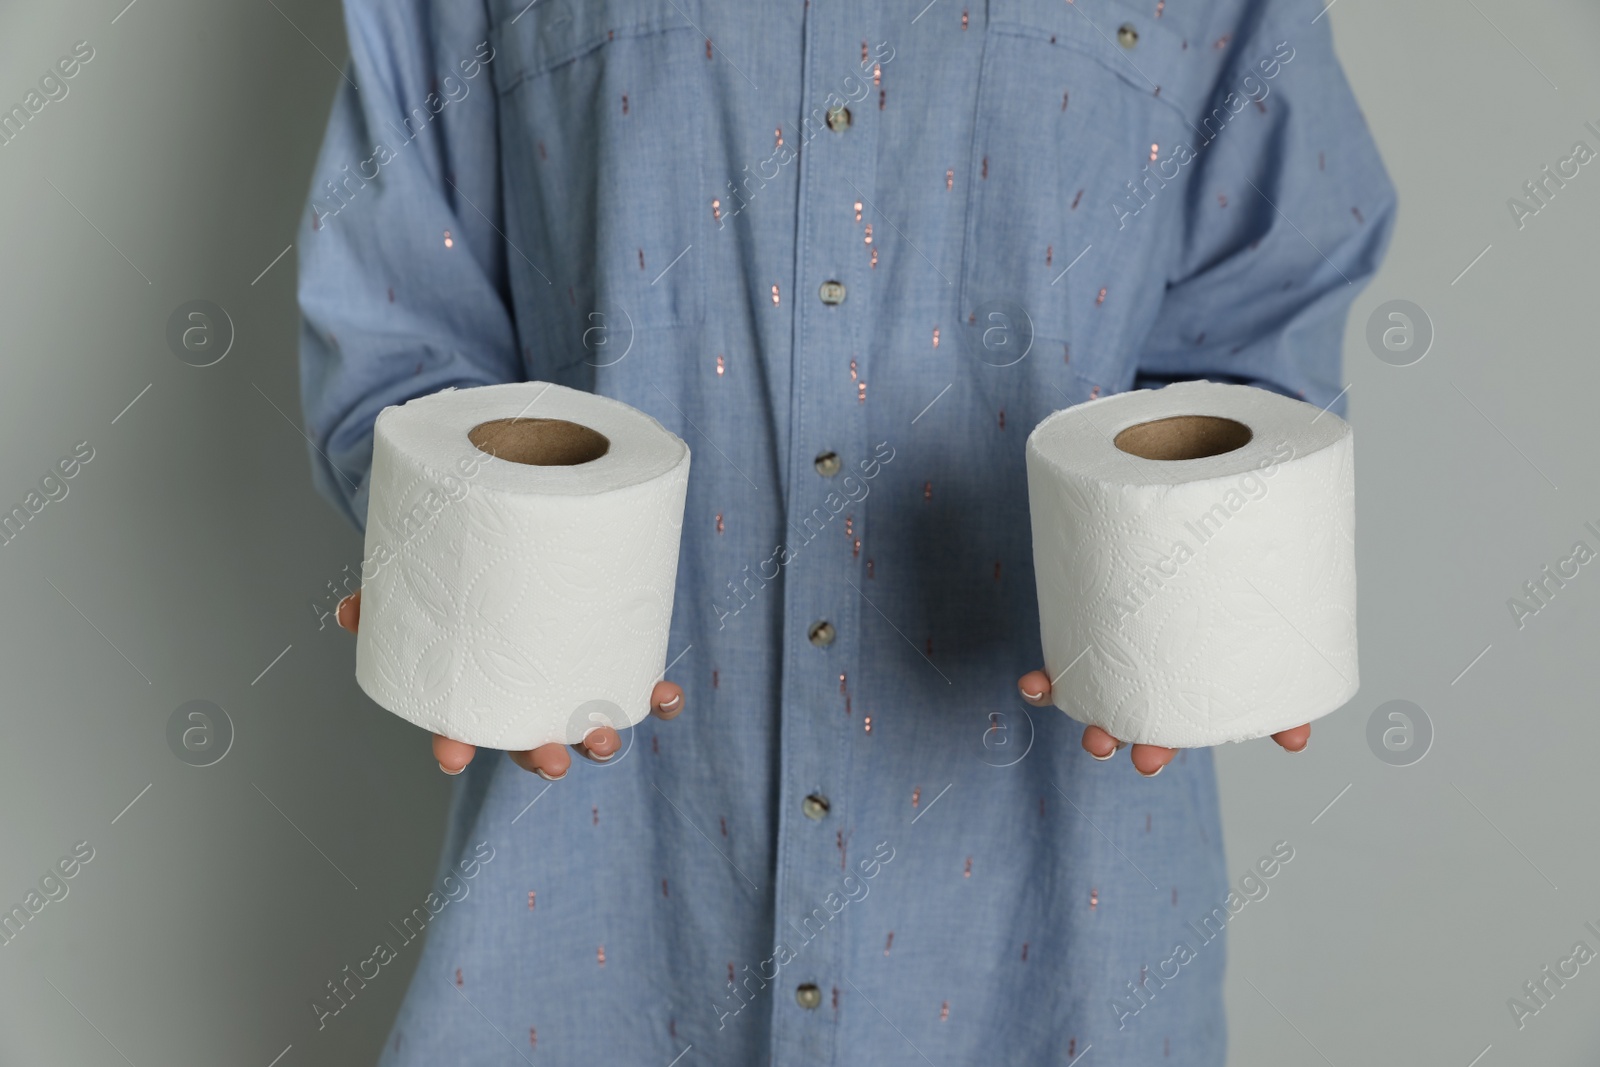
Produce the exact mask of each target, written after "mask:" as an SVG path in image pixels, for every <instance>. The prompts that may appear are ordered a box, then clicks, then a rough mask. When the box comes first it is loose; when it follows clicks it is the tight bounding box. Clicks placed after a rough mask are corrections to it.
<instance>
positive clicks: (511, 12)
mask: <svg viewBox="0 0 1600 1067" xmlns="http://www.w3.org/2000/svg"><path fill="white" fill-rule="evenodd" d="M698 8H699V5H698V3H697V2H696V0H538V2H537V3H535V4H532V5H528V4H527V3H526V0H511V2H510V4H509V7H508V8H507V10H506V13H505V17H504V18H503V20H502V21H501V23H500V24H499V26H498V28H497V29H496V31H495V47H496V49H497V52H498V54H497V55H496V56H495V59H494V62H493V64H492V66H493V68H494V72H495V86H496V90H497V92H498V93H499V97H500V137H501V155H502V159H503V168H504V170H503V178H504V181H505V186H506V189H505V202H506V229H507V237H508V239H509V241H510V243H511V244H512V246H513V247H512V249H511V250H510V251H509V252H508V261H509V263H510V268H511V278H512V287H513V295H514V297H515V299H516V305H517V308H518V312H519V314H518V324H519V330H520V331H521V333H522V340H523V344H524V346H525V350H526V353H527V356H528V358H529V360H530V364H531V366H530V369H531V370H533V371H536V372H537V371H538V370H539V369H540V368H541V367H563V366H568V365H571V364H575V363H578V362H580V361H581V362H587V363H588V364H590V365H591V366H601V367H603V366H609V365H611V364H612V363H615V362H618V361H620V360H621V358H623V356H624V355H625V354H626V353H627V351H629V350H631V349H632V348H633V347H634V343H635V334H636V333H637V332H638V331H641V330H649V329H656V328H673V327H695V326H699V325H700V324H702V323H703V322H704V321H705V270H704V266H703V265H704V262H705V255H706V252H705V249H704V248H701V247H699V246H700V245H702V244H703V243H704V235H703V234H702V233H701V232H700V231H701V229H702V227H703V226H704V225H705V222H704V219H709V218H710V217H711V206H710V203H711V202H710V197H709V196H708V195H703V194H704V193H705V189H706V183H705V175H704V166H705V165H704V162H703V157H704V144H705V136H706V126H707V122H708V118H707V109H708V108H709V107H710V106H711V93H710V80H709V75H708V73H707V67H708V65H709V64H708V63H707V61H706V58H705V55H704V45H703V39H702V38H701V36H700V34H699V31H697V30H696V29H695V28H694V23H695V22H697V21H698V17H699V11H698ZM701 208H703V210H701ZM702 216H704V219H702Z"/></svg>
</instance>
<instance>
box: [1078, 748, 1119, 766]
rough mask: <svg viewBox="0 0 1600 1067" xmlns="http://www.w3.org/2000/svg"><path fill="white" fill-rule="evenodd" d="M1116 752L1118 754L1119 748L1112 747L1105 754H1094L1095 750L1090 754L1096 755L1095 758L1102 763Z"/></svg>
mask: <svg viewBox="0 0 1600 1067" xmlns="http://www.w3.org/2000/svg"><path fill="white" fill-rule="evenodd" d="M1085 751H1088V750H1087V749H1085ZM1116 754H1117V750H1116V749H1112V750H1111V751H1110V752H1107V753H1106V754H1105V755H1104V756H1094V753H1093V752H1090V753H1089V755H1091V756H1094V758H1095V759H1097V760H1099V761H1100V762H1101V763H1104V762H1105V761H1106V760H1108V759H1110V758H1111V757H1112V756H1115V755H1116Z"/></svg>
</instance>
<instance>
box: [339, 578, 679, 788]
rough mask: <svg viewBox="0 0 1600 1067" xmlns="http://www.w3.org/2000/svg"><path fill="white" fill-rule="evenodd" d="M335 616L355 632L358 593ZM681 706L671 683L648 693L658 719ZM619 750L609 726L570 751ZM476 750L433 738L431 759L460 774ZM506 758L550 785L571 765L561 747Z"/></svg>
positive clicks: (596, 758) (599, 755)
mask: <svg viewBox="0 0 1600 1067" xmlns="http://www.w3.org/2000/svg"><path fill="white" fill-rule="evenodd" d="M335 617H336V618H337V619H338V620H339V625H340V626H342V627H344V628H345V629H346V630H349V631H350V632H351V633H355V632H356V629H357V627H359V626H360V624H361V592H360V590H357V591H356V592H354V593H352V594H351V595H350V596H347V597H345V598H344V599H343V600H341V601H340V602H339V607H338V609H337V610H336V611H335ZM683 704H684V700H683V689H682V688H680V687H679V686H678V685H676V684H674V683H672V682H657V683H656V687H655V689H654V690H653V691H652V692H651V694H650V714H652V715H654V716H655V717H656V718H658V719H675V718H677V717H678V714H679V713H680V712H681V711H683ZM621 748H622V738H621V737H620V736H619V735H618V734H617V731H615V730H613V729H612V728H611V727H609V726H600V727H596V728H595V729H593V730H590V731H589V734H588V736H587V737H585V738H584V739H583V740H582V741H580V742H579V743H578V744H576V745H573V746H572V750H573V751H574V752H576V753H577V754H578V755H580V756H582V757H583V758H584V759H587V760H590V761H592V762H594V763H604V762H605V761H606V760H608V759H610V758H611V757H612V756H615V755H616V754H617V752H618V751H619V750H620V749H621ZM477 751H478V750H477V748H476V747H475V746H473V745H469V744H467V743H466V742H465V741H455V740H452V739H451V738H448V737H445V736H443V735H442V734H434V735H433V756H434V758H435V759H437V760H438V761H439V769H440V770H441V771H443V772H444V773H446V774H460V773H461V772H462V771H464V770H466V769H467V764H469V763H471V762H472V757H473V756H474V755H476V754H477ZM506 755H508V756H510V757H511V761H512V762H513V763H515V764H516V765H517V766H519V767H521V768H522V769H523V770H526V771H532V772H533V773H534V774H537V775H538V776H539V777H541V778H544V779H547V780H549V781H552V782H554V781H558V780H559V779H561V778H564V777H566V774H567V770H568V769H569V768H570V767H571V766H572V757H571V756H568V755H567V746H565V745H557V744H549V745H540V746H539V747H538V748H535V749H532V750H530V751H527V752H508V753H506Z"/></svg>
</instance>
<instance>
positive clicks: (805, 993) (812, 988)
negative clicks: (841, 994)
mask: <svg viewBox="0 0 1600 1067" xmlns="http://www.w3.org/2000/svg"><path fill="white" fill-rule="evenodd" d="M794 999H795V1003H797V1004H799V1005H800V1006H801V1007H802V1008H804V1009H806V1011H815V1010H816V1009H818V1008H820V1007H822V990H821V989H819V988H818V987H817V984H816V983H815V982H807V983H805V984H804V985H801V986H798V987H797V988H796V989H795V991H794Z"/></svg>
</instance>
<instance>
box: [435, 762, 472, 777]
mask: <svg viewBox="0 0 1600 1067" xmlns="http://www.w3.org/2000/svg"><path fill="white" fill-rule="evenodd" d="M439 769H440V770H441V771H443V772H444V773H446V774H449V775H457V774H460V773H461V772H462V771H464V770H466V767H457V768H456V769H455V770H453V771H452V770H451V769H450V768H449V767H446V766H445V765H444V764H442V763H441V764H439Z"/></svg>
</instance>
